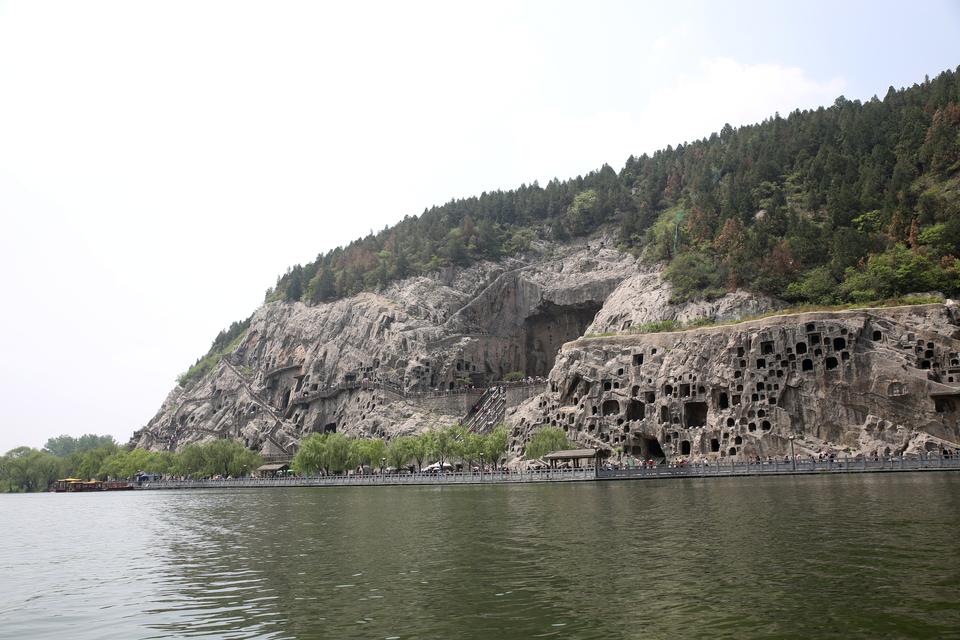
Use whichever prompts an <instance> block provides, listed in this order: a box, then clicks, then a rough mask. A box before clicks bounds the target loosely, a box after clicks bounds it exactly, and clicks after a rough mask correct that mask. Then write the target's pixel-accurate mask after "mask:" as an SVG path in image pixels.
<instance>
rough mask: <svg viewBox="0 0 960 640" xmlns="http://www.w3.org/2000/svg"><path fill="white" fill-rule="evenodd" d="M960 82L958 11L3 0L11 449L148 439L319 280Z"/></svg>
mask: <svg viewBox="0 0 960 640" xmlns="http://www.w3.org/2000/svg"><path fill="white" fill-rule="evenodd" d="M957 65H960V2H956V1H953V2H935V1H930V2H923V1H918V2H911V3H903V2H897V3H894V2H854V1H850V2H806V3H802V5H800V4H797V3H789V4H788V3H771V2H763V3H761V2H757V3H745V2H730V1H725V2H722V3H721V2H682V1H672V2H669V3H661V4H657V5H653V4H652V3H639V2H603V1H594V2H590V3H582V2H581V3H563V2H540V3H536V2H532V3H519V2H505V3H500V2H496V1H489V0H485V1H484V2H474V3H450V2H437V3H421V2H412V1H410V2H402V3H400V2H383V3H372V2H349V3H346V2H339V3H318V2H308V3H297V2H283V3H278V2H237V1H229V2H204V1H201V0H191V1H189V2H177V1H173V0H166V1H164V2H133V1H130V0H124V1H122V2H84V1H82V0H73V1H70V2H62V3H57V2H46V1H44V0H31V1H29V2H3V1H2V0H0V300H2V307H0V452H3V451H6V450H8V449H11V448H13V447H16V446H20V445H28V446H34V447H40V446H42V445H43V444H44V443H45V441H46V440H47V438H49V437H52V436H56V435H59V434H71V435H80V434H83V433H98V434H112V435H113V436H114V437H116V438H117V440H118V441H120V442H126V441H127V440H128V439H129V438H130V436H131V434H132V432H133V431H134V430H135V429H138V428H140V427H141V426H143V425H144V424H146V423H147V422H148V421H149V419H150V418H151V417H152V416H153V414H154V413H155V412H156V411H157V409H158V408H159V407H160V404H161V402H162V401H163V399H164V397H165V396H166V395H167V393H169V391H170V390H171V389H172V388H173V386H174V384H175V378H176V376H177V375H178V374H179V373H181V372H182V371H184V370H185V369H186V368H187V367H188V366H189V365H190V364H191V363H193V361H194V360H196V358H197V357H198V356H200V355H202V354H203V353H205V352H206V350H207V349H208V347H209V345H210V342H211V341H212V340H213V338H214V337H215V336H216V334H217V332H218V331H219V330H220V329H222V328H224V327H226V326H227V325H229V323H230V322H231V321H233V320H240V319H243V318H245V317H247V316H248V315H249V314H250V313H251V312H252V311H253V310H254V309H256V308H257V307H258V306H259V305H260V304H261V302H262V300H263V295H264V292H265V290H266V289H267V288H268V287H270V286H271V285H273V284H274V283H275V282H276V278H277V276H278V275H279V274H281V273H283V272H284V271H285V270H286V269H287V268H288V267H289V266H291V265H293V264H295V263H305V262H308V261H311V260H313V259H314V258H315V257H316V255H317V254H318V253H321V252H325V251H327V250H329V249H331V248H334V247H336V246H338V245H341V244H344V243H347V242H349V241H350V240H352V239H354V238H356V237H359V236H362V235H365V234H367V233H368V232H370V231H371V230H379V229H382V228H383V227H384V226H387V225H389V224H392V223H395V222H397V221H399V220H400V219H402V218H403V217H404V216H405V215H416V214H419V213H420V212H422V211H423V210H424V209H425V208H427V207H429V206H431V205H435V204H442V203H444V202H446V201H449V200H450V199H451V198H455V197H467V196H471V195H478V194H480V193H481V192H483V191H489V190H493V189H509V188H513V187H516V186H518V185H520V184H521V183H530V182H532V181H534V180H539V181H540V182H541V183H544V182H546V181H548V180H550V179H551V178H554V177H558V178H561V179H564V178H568V177H573V176H576V175H579V174H584V173H586V172H588V171H591V170H593V169H596V168H599V167H600V166H601V165H602V164H603V163H608V164H610V165H611V166H613V167H614V168H615V169H620V168H621V167H622V166H623V163H624V161H625V160H626V158H627V157H628V156H629V155H631V154H634V155H639V154H641V153H644V152H647V153H649V152H653V151H655V150H656V149H658V148H662V147H665V146H666V145H668V144H672V145H676V144H678V143H680V142H684V141H688V140H694V139H698V138H701V137H704V136H707V135H709V134H710V133H711V132H713V131H718V130H719V129H720V128H721V127H722V126H723V125H724V123H728V122H729V123H730V124H732V125H734V126H737V125H742V124H751V123H754V122H758V121H761V120H763V119H764V118H765V117H768V116H771V115H773V114H774V113H775V112H778V111H779V112H780V113H782V114H785V113H788V112H789V111H792V110H793V109H795V108H813V107H817V106H820V105H823V106H829V105H830V104H832V103H833V101H834V100H835V99H836V98H837V96H839V95H844V96H845V97H847V98H848V99H860V100H867V99H869V98H870V97H872V96H874V95H878V96H880V97H882V96H883V95H884V94H885V93H886V91H887V88H888V87H890V86H894V87H897V88H899V87H902V86H909V85H911V84H914V83H916V82H922V81H923V79H924V76H925V75H930V76H931V77H932V76H934V75H936V74H937V73H939V72H940V71H943V70H945V69H951V68H956V67H957Z"/></svg>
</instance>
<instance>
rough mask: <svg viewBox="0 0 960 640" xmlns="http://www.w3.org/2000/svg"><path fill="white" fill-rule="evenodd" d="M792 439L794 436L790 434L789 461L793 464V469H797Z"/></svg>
mask: <svg viewBox="0 0 960 640" xmlns="http://www.w3.org/2000/svg"><path fill="white" fill-rule="evenodd" d="M793 439H794V436H790V463H791V464H792V465H793V470H794V471H796V470H797V456H796V455H795V454H794V453H793Z"/></svg>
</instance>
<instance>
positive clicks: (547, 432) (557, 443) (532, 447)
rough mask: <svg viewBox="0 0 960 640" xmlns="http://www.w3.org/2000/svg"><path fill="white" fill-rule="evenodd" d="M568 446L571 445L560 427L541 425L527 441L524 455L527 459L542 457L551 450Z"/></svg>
mask: <svg viewBox="0 0 960 640" xmlns="http://www.w3.org/2000/svg"><path fill="white" fill-rule="evenodd" d="M570 448H572V445H571V444H570V441H569V440H567V436H566V434H565V433H564V432H563V430H562V429H558V428H557V427H541V428H540V429H538V430H537V432H536V433H534V434H533V437H531V438H530V441H529V442H528V443H527V448H526V455H527V458H528V459H531V460H532V459H534V458H542V457H543V456H545V455H547V454H548V453H551V452H553V451H563V450H564V449H570Z"/></svg>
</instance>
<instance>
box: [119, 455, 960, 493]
mask: <svg viewBox="0 0 960 640" xmlns="http://www.w3.org/2000/svg"><path fill="white" fill-rule="evenodd" d="M950 470H953V471H956V470H960V457H941V456H932V455H931V456H915V457H887V458H878V459H866V458H838V459H833V460H809V459H808V460H797V461H783V460H780V461H772V462H738V461H731V462H724V461H719V462H712V463H704V464H682V465H667V464H662V465H654V466H641V467H635V468H623V469H620V468H605V467H601V468H600V469H596V468H594V467H585V468H581V469H544V470H540V471H511V472H507V471H491V472H483V473H480V472H472V473H471V472H466V473H454V472H448V473H399V474H395V473H390V474H379V473H372V474H363V475H361V474H354V475H329V476H286V477H280V478H231V479H222V480H158V481H149V482H143V483H142V484H141V485H139V486H137V488H138V489H145V490H157V489H166V490H172V489H247V488H275V487H362V486H405V485H429V486H437V485H440V486H442V485H471V484H472V485H476V484H524V483H531V482H587V481H604V480H654V479H665V478H720V477H733V476H786V475H835V474H854V473H903V472H925V471H950Z"/></svg>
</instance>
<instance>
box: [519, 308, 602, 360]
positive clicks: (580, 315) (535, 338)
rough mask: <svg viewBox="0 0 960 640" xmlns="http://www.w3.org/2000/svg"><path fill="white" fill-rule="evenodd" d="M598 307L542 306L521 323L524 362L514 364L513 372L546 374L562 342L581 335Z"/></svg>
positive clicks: (591, 320) (598, 309)
mask: <svg viewBox="0 0 960 640" xmlns="http://www.w3.org/2000/svg"><path fill="white" fill-rule="evenodd" d="M600 308H601V305H600V304H599V303H584V304H578V305H569V306H561V305H557V304H554V303H552V302H544V303H543V304H541V305H540V306H539V307H538V308H537V312H536V313H535V314H533V315H531V316H528V317H527V318H526V319H525V320H524V321H523V333H524V346H525V353H524V360H525V361H524V362H523V363H517V364H518V366H516V367H513V369H512V370H516V371H523V372H525V373H526V374H527V375H528V376H546V375H547V374H549V373H550V370H551V369H552V368H553V363H554V360H555V359H556V355H557V352H558V351H559V350H560V347H561V346H563V343H565V342H570V341H571V340H575V339H576V338H579V337H580V336H582V335H583V332H584V331H585V330H586V328H587V327H588V326H589V325H590V323H591V322H593V318H594V316H596V315H597V312H598V311H600Z"/></svg>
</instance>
